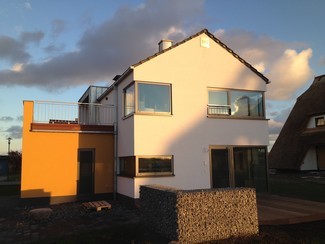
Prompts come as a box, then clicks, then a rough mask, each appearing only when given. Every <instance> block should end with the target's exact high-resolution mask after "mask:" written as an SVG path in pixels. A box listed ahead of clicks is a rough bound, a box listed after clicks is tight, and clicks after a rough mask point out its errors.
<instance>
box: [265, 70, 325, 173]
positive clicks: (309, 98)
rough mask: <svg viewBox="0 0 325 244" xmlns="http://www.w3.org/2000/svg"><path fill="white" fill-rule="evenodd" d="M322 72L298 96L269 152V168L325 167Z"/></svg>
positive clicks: (324, 107)
mask: <svg viewBox="0 0 325 244" xmlns="http://www.w3.org/2000/svg"><path fill="white" fill-rule="evenodd" d="M324 118H325V75H322V76H318V77H315V80H314V82H313V83H312V85H311V86H310V87H309V88H308V89H307V90H306V91H305V92H304V93H303V94H302V95H301V96H300V97H298V99H297V102H296V104H295V106H294V107H293V109H292V111H291V113H290V115H289V117H288V119H287V121H286V123H285V124H284V126H283V128H282V130H281V132H280V134H279V137H278V138H277V140H276V142H275V144H274V146H273V148H272V150H271V152H270V154H269V167H270V168H273V169H291V170H325V123H324Z"/></svg>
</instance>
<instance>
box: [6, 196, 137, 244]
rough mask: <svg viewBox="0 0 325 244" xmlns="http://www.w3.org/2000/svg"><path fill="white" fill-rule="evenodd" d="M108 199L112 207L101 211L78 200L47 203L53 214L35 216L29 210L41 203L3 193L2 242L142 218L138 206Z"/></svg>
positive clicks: (42, 237) (30, 239)
mask: <svg viewBox="0 0 325 244" xmlns="http://www.w3.org/2000/svg"><path fill="white" fill-rule="evenodd" d="M108 202H109V203H110V204H111V205H112V208H111V209H110V210H107V209H103V210H102V211H99V212H96V211H95V210H87V209H85V208H84V207H83V206H82V204H81V203H78V202H77V203H66V204H57V205H52V206H44V207H50V208H51V209H52V211H53V212H52V214H51V216H50V217H49V218H48V219H44V220H35V218H33V217H32V216H31V214H30V210H32V209H35V208H39V207H27V206H19V197H17V196H14V197H12V196H10V197H0V243H31V242H37V241H42V240H51V239H56V238H60V237H62V236H66V235H70V234H76V233H79V232H82V231H85V230H90V229H103V228H108V227H112V226H118V225H123V224H128V223H130V224H132V223H139V222H140V217H139V210H137V209H128V208H126V207H125V206H123V205H121V204H119V203H118V202H114V201H108Z"/></svg>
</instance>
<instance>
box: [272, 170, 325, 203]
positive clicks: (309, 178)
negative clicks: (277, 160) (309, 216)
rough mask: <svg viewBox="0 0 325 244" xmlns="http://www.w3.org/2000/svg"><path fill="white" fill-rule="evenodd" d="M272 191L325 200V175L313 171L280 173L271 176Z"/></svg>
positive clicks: (319, 200)
mask: <svg viewBox="0 0 325 244" xmlns="http://www.w3.org/2000/svg"><path fill="white" fill-rule="evenodd" d="M269 186H270V193H271V194H277V195H282V196H286V197H296V198H300V199H305V200H311V201H318V202H325V177H319V176H318V175H313V174H312V173H295V174H294V173H278V174H275V175H270V176H269Z"/></svg>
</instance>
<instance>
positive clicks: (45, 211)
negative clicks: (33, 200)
mask: <svg viewBox="0 0 325 244" xmlns="http://www.w3.org/2000/svg"><path fill="white" fill-rule="evenodd" d="M52 213H53V210H52V209H50V208H35V209H32V210H30V211H29V215H30V216H31V217H32V218H33V219H35V220H47V219H49V218H50V216H51V214H52Z"/></svg>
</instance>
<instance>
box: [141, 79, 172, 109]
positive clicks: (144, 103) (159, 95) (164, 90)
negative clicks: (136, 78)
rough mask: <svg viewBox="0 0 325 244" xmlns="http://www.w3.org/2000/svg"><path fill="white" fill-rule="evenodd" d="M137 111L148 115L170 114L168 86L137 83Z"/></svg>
mask: <svg viewBox="0 0 325 244" xmlns="http://www.w3.org/2000/svg"><path fill="white" fill-rule="evenodd" d="M137 85H138V111H139V112H149V113H171V106H170V104H171V102H170V101H171V96H170V94H171V93H170V85H166V84H152V83H151V84H149V83H137Z"/></svg>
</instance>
